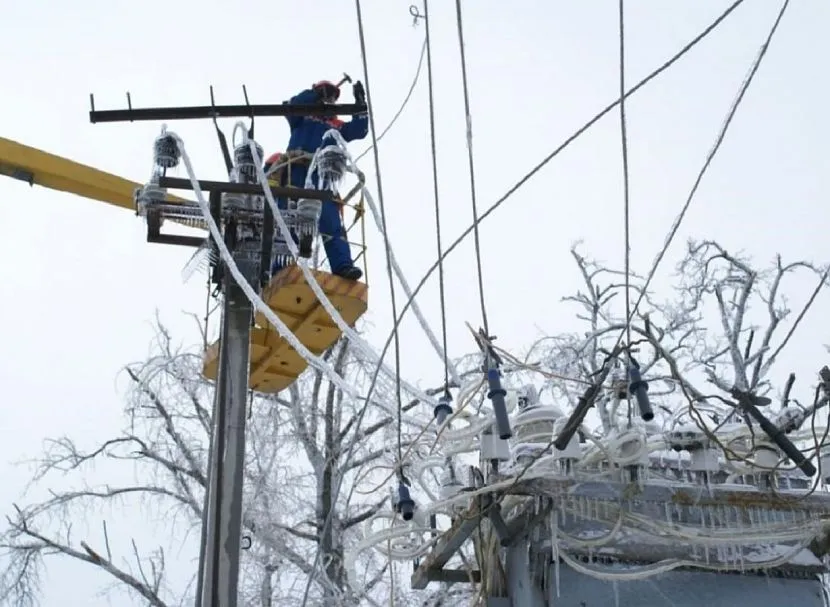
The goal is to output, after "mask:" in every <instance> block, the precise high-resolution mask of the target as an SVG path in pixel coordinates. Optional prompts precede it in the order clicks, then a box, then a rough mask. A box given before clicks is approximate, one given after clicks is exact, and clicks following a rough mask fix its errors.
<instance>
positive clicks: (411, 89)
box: [354, 40, 427, 162]
mask: <svg viewBox="0 0 830 607" xmlns="http://www.w3.org/2000/svg"><path fill="white" fill-rule="evenodd" d="M426 50H427V41H426V40H424V43H423V44H422V45H421V55H420V57H418V67H417V68H416V69H415V77H414V78H413V79H412V84H411V85H409V91H407V93H406V97H404V99H403V102H402V103H401V106H400V107H399V108H398V111H397V112H395V115H394V116H392V120H390V121H389V124H387V125H386V128H385V129H383V130H382V131H381V132H380V135H378V139H377V140H378V141H380V140H381V139H383V137H384V135H386V133H388V132H389V131H390V129H391V128H392V126H393V125H394V124H395V123H396V122H397V121H398V118H400V117H401V114H403V111H404V109H406V106H407V105H408V104H409V100H410V98H411V97H412V93H414V92H415V87H416V86H417V85H418V78H419V77H420V76H421V66H422V65H423V64H424V56H425V55H426ZM375 145H377V143H375V144H373V145H370V146H369V147H368V148H366V149H365V150H363V151H362V152H361V153H360V154H359V155H358V156H357V158H355V159H354V161H355V162H357V161H358V160H360V159H361V158H363V157H364V156H365V155H366V154H368V153H369V152H371V151H372V150H373V149H375Z"/></svg>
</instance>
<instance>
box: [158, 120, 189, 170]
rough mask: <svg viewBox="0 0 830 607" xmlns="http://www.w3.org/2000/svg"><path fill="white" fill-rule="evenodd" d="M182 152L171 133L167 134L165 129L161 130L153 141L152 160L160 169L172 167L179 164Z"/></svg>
mask: <svg viewBox="0 0 830 607" xmlns="http://www.w3.org/2000/svg"><path fill="white" fill-rule="evenodd" d="M181 156H182V153H181V151H180V150H179V144H178V143H177V142H176V140H175V139H174V138H173V136H172V135H168V134H167V129H166V128H164V129H162V131H161V135H159V136H158V137H156V140H155V141H154V142H153V162H154V163H155V164H156V166H157V167H159V168H161V169H172V168H173V167H175V166H177V165H178V164H179V159H180V158H181Z"/></svg>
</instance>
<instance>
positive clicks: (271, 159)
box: [265, 152, 284, 168]
mask: <svg viewBox="0 0 830 607" xmlns="http://www.w3.org/2000/svg"><path fill="white" fill-rule="evenodd" d="M283 156H284V154H283V153H282V152H274V153H273V154H271V155H270V156H268V158H267V159H266V160H265V167H266V168H267V167H270V166H271V165H274V164H277V163H278V162H280V161H281V160H282V158H283Z"/></svg>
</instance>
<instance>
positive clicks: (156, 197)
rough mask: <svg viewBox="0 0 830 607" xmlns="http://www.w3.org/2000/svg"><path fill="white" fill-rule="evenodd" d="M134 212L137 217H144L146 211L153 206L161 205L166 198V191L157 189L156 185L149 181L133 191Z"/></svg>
mask: <svg viewBox="0 0 830 607" xmlns="http://www.w3.org/2000/svg"><path fill="white" fill-rule="evenodd" d="M134 196H135V204H136V212H137V213H138V214H139V215H142V216H144V215H146V214H147V209H148V207H150V206H153V205H154V204H161V203H163V202H164V199H165V197H166V196H167V190H165V189H164V188H162V187H159V185H158V183H156V182H154V181H152V180H151V181H149V182H148V183H146V184H145V185H144V186H143V187H140V188H137V189H136V191H135V194H134Z"/></svg>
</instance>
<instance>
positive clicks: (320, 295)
mask: <svg viewBox="0 0 830 607" xmlns="http://www.w3.org/2000/svg"><path fill="white" fill-rule="evenodd" d="M248 145H249V146H250V148H251V153H252V154H253V155H254V161H255V166H256V171H257V176H258V177H259V179H260V183H263V184H264V187H263V192H264V193H265V199H266V200H267V201H268V204H269V205H270V207H271V211H272V212H273V214H274V220H275V222H276V224H277V225H278V226H279V229H280V232H281V233H282V236H283V238H285V239H286V245H287V246H288V250H289V251H290V252H291V255H292V257H294V259H295V260H296V262H297V266H298V267H299V268H300V271H301V272H302V273H303V276H304V277H305V279H306V281H307V282H308V285H309V287H311V290H312V291H313V292H314V295H315V296H316V297H317V299H318V300H319V302H320V304H321V305H322V306H323V308H324V309H325V310H326V312H327V313H328V315H329V316H330V317H331V319H332V320H333V321H334V322H335V324H336V325H337V327H338V328H339V329H340V330H341V331H342V332H343V334H344V335H347V336H348V337H349V339H350V340H351V341H352V343H354V344H355V345H357V347H358V350H360V351H361V352H362V353H363V354H364V355H365V356H367V357H368V358H369V359H370V360H371V361H372V363H373V364H377V365H379V366H380V368H381V370H382V371H383V372H384V373H385V374H386V375H387V376H390V377H394V376H395V373H394V371H392V370H391V369H389V367H388V366H386V365H385V364H384V363H383V362H382V361H381V360H380V357H379V356H378V355H377V354H376V353H375V352H374V350H373V349H372V348H371V346H369V345H368V344H367V343H366V341H365V340H364V339H363V338H362V337H361V336H360V335H359V334H358V333H357V332H356V331H355V330H354V329H352V328H351V327H350V326H349V325H348V323H347V322H346V321H345V320H343V317H342V316H340V314H339V313H338V312H337V310H336V309H335V308H334V305H333V304H332V303H331V300H329V298H328V297H327V296H326V294H325V292H324V291H323V289H322V288H321V287H320V285H319V284H318V283H317V280H316V279H315V278H314V274H313V273H312V272H311V269H310V268H309V267H308V263H307V262H306V260H305V259H303V258H302V257H300V256H299V250H298V249H297V245H296V243H295V242H294V239H293V238H292V237H291V231H290V230H289V229H288V225H287V224H286V223H285V219H284V218H283V217H282V213H280V210H279V207H278V206H277V202H276V200H275V199H274V195H273V194H272V193H271V190H270V188H268V182H267V180H266V179H265V172H264V171H263V170H262V159H261V158H259V157H258V154H257V149H256V147H255V146H256V144H255V142H254V141H252V140H248ZM310 172H311V171H309V173H310ZM401 385H402V386H403V387H404V388H405V389H406V390H407V391H408V392H410V393H412V394H413V395H414V396H415V397H417V398H418V399H419V400H421V401H422V402H425V403H431V404H435V403H436V400H435V398H433V397H431V396H429V395H428V394H426V393H425V392H423V391H422V390H419V389H417V388H415V387H414V386H411V385H409V384H408V383H406V382H404V381H401Z"/></svg>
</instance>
